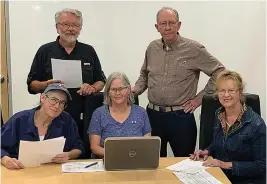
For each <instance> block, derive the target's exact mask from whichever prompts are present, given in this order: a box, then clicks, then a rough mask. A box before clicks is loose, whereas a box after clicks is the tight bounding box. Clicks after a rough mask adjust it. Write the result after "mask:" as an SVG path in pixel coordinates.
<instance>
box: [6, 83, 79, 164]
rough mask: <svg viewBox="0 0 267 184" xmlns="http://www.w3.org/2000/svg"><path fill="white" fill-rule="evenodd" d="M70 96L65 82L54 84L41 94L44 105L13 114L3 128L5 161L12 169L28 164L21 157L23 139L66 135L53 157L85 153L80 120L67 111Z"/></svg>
mask: <svg viewBox="0 0 267 184" xmlns="http://www.w3.org/2000/svg"><path fill="white" fill-rule="evenodd" d="M68 99H69V100H71V96H70V94H69V92H68V90H67V89H66V88H65V87H64V85H63V84H60V83H54V84H50V85H49V86H48V87H47V88H46V89H45V91H44V93H43V94H41V97H40V106H38V107H36V108H33V109H30V110H25V111H21V112H18V113H16V114H15V115H13V116H12V117H11V118H10V119H9V120H8V121H7V122H6V124H5V125H4V126H3V127H2V128H1V139H2V140H1V143H2V144H1V163H2V164H3V165H4V166H6V167H7V168H8V169H22V168H24V166H23V164H22V163H21V162H20V161H18V160H17V159H18V152H19V144H20V140H23V141H42V140H46V139H52V138H57V137H61V136H64V137H65V138H66V142H65V146H64V150H63V153H61V154H59V155H55V157H54V158H53V159H52V162H55V163H63V162H66V161H67V160H69V159H75V158H77V157H79V156H80V155H81V154H82V153H84V145H83V143H82V141H81V140H80V138H79V135H78V130H77V126H76V123H75V122H74V121H73V119H72V118H71V116H70V115H69V114H68V113H66V112H63V110H64V109H65V107H66V105H67V100H68ZM29 151H31V150H29Z"/></svg>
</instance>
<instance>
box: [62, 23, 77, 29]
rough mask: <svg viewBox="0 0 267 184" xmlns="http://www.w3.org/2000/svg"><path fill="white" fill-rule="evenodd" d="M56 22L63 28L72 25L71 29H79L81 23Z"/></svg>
mask: <svg viewBox="0 0 267 184" xmlns="http://www.w3.org/2000/svg"><path fill="white" fill-rule="evenodd" d="M58 24H59V25H61V26H62V27H63V28H64V29H69V28H70V27H72V28H73V29H79V28H80V27H81V25H79V24H61V23H58Z"/></svg>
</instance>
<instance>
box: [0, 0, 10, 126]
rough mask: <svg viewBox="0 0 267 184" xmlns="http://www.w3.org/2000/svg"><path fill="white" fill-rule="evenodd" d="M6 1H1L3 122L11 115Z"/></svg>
mask: <svg viewBox="0 0 267 184" xmlns="http://www.w3.org/2000/svg"><path fill="white" fill-rule="evenodd" d="M5 5H6V4H5V1H1V75H2V76H3V77H4V81H3V83H1V111H2V115H3V122H6V121H7V119H8V117H9V95H8V82H9V79H8V66H7V42H6V12H5V8H6V6H5Z"/></svg>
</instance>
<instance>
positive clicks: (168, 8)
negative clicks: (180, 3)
mask: <svg viewBox="0 0 267 184" xmlns="http://www.w3.org/2000/svg"><path fill="white" fill-rule="evenodd" d="M162 10H171V11H173V13H174V14H175V15H176V21H177V22H179V14H178V11H177V10H175V9H173V8H171V7H163V8H161V9H160V10H159V11H158V13H157V22H158V17H159V14H160V12H161V11H162Z"/></svg>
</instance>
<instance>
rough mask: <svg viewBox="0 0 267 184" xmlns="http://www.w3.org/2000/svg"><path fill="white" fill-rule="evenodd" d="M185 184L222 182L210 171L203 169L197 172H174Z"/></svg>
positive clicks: (219, 183) (217, 183)
mask: <svg viewBox="0 0 267 184" xmlns="http://www.w3.org/2000/svg"><path fill="white" fill-rule="evenodd" d="M173 174H174V175H175V176H177V177H178V178H179V180H181V181H182V182H183V183H184V184H196V183H197V184H221V183H222V182H220V181H219V180H217V179H216V178H214V177H213V176H212V175H211V174H210V173H208V172H207V171H205V170H202V171H200V172H198V173H196V174H187V173H183V172H173Z"/></svg>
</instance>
